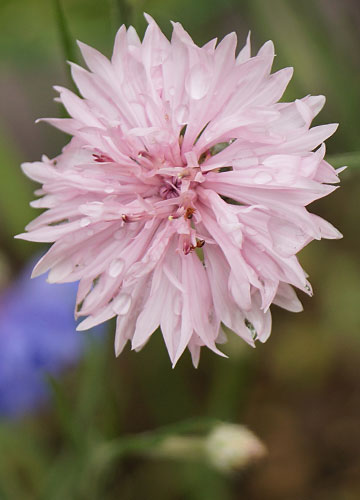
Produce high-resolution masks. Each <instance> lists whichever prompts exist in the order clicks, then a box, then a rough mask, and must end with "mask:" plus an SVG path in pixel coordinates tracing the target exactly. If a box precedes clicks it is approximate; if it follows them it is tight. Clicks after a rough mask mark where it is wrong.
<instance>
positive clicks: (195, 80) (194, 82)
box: [185, 64, 211, 100]
mask: <svg viewBox="0 0 360 500" xmlns="http://www.w3.org/2000/svg"><path fill="white" fill-rule="evenodd" d="M210 82H211V78H210V76H209V74H208V71H207V70H206V68H205V66H203V65H202V64H196V65H195V66H193V67H192V68H191V70H190V72H189V74H188V76H187V78H186V81H185V89H186V92H187V93H188V94H189V96H190V97H192V98H193V99H196V100H200V99H202V98H203V97H205V95H206V94H207V92H208V90H209V88H210Z"/></svg>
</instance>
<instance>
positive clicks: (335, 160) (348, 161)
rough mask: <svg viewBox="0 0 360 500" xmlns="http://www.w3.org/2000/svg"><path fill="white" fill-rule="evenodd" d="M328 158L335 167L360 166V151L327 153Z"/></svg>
mask: <svg viewBox="0 0 360 500" xmlns="http://www.w3.org/2000/svg"><path fill="white" fill-rule="evenodd" d="M326 160H327V161H328V162H329V163H330V164H331V165H333V166H334V167H335V168H338V167H343V166H345V165H346V166H349V167H360V152H353V153H342V154H338V155H327V156H326Z"/></svg>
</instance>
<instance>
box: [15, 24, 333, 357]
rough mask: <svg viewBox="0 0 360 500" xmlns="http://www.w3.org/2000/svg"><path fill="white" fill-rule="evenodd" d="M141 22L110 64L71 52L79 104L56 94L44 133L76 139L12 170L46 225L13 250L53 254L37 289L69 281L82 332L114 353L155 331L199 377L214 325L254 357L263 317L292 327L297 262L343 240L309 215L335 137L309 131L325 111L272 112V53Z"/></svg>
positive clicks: (309, 106)
mask: <svg viewBox="0 0 360 500" xmlns="http://www.w3.org/2000/svg"><path fill="white" fill-rule="evenodd" d="M146 19H147V21H148V23H149V26H148V28H147V30H146V33H145V36H144V39H143V41H142V42H141V41H140V40H139V38H138V36H137V34H136V32H135V30H134V29H133V28H132V27H130V28H129V29H128V30H126V28H125V26H122V27H121V28H120V30H119V31H118V33H117V36H116V40H115V46H114V52H113V55H112V58H111V61H109V60H108V59H107V58H105V57H104V56H103V55H102V54H100V53H99V52H97V51H96V50H94V49H93V48H91V47H88V46H87V45H84V44H82V43H80V44H79V45H80V49H81V51H82V54H83V57H84V59H85V61H86V64H87V66H88V67H89V70H90V71H87V70H85V69H83V68H81V67H79V66H77V65H76V64H72V65H71V66H72V74H73V78H74V81H75V82H76V85H77V87H78V89H79V91H80V93H81V94H82V98H80V97H78V96H77V95H75V94H74V93H72V92H70V91H69V90H67V89H65V88H62V87H56V90H57V91H58V92H59V93H60V98H59V99H60V101H61V102H62V103H63V105H64V106H65V108H66V109H67V111H68V113H69V115H70V116H71V118H66V119H46V120H45V121H47V122H49V123H51V124H52V125H55V126H56V127H58V128H59V129H61V130H63V131H64V132H66V133H68V134H70V135H72V136H73V138H72V139H71V141H70V143H69V144H68V145H67V146H66V147H65V148H64V150H63V152H62V153H61V154H60V155H59V156H58V157H57V158H56V159H54V160H49V159H48V158H46V157H43V159H42V161H41V162H34V163H25V164H24V165H23V170H24V172H25V173H26V175H28V176H29V177H30V178H32V179H34V180H36V181H38V182H40V183H42V185H43V187H42V189H41V190H39V191H38V192H37V194H39V195H42V197H41V198H40V199H39V200H37V201H35V202H33V206H34V207H38V208H46V209H47V210H46V211H45V212H44V213H43V214H42V215H40V216H39V217H37V219H35V220H34V221H33V222H31V223H30V224H29V225H28V226H27V231H28V232H27V233H24V234H21V235H19V237H20V238H23V239H26V240H30V241H42V242H55V243H54V244H53V245H52V247H51V248H50V250H49V251H48V252H47V253H46V254H45V256H44V257H43V258H42V259H41V260H40V261H39V263H38V264H37V265H36V267H35V269H34V272H33V275H34V276H38V275H39V274H42V273H45V272H47V271H49V270H50V272H49V276H48V281H49V282H50V283H54V282H56V283H63V282H69V281H76V280H80V283H79V289H78V295H77V304H76V315H77V316H87V318H86V319H84V320H83V321H82V323H80V325H79V327H78V329H79V330H84V329H87V328H90V327H92V326H94V325H97V324H99V323H102V322H104V321H106V320H108V319H110V318H112V317H114V316H116V317H117V325H116V339H115V350H116V354H120V352H121V351H122V349H123V347H124V345H125V344H126V342H127V341H128V340H131V343H132V347H133V349H135V350H139V349H141V348H142V347H143V346H144V345H145V344H146V342H147V341H148V340H149V338H150V336H151V334H152V333H153V332H154V331H155V330H156V329H157V328H158V326H159V325H160V327H161V331H162V335H163V337H164V340H165V343H166V347H167V349H168V351H169V355H170V358H171V361H172V363H173V364H175V363H176V362H177V360H178V359H179V357H180V356H181V354H182V353H183V351H184V350H185V348H186V347H188V348H189V350H190V352H191V355H192V359H193V362H194V365H197V363H198V360H199V355H200V347H201V346H207V347H209V348H210V349H212V350H213V351H214V352H216V353H218V354H221V352H220V351H219V350H218V348H217V347H216V343H219V342H220V343H221V342H223V341H224V338H225V336H224V334H223V333H222V330H221V323H223V324H225V325H226V326H227V327H228V328H230V329H231V330H233V331H234V332H235V333H236V334H237V335H239V336H240V337H242V338H243V339H244V340H245V341H246V342H248V343H249V344H250V345H252V346H253V345H254V343H255V340H257V339H258V340H260V341H261V342H264V341H265V340H266V339H267V338H268V336H269V334H270V329H271V314H270V310H269V307H270V305H271V304H272V303H274V304H277V305H279V306H281V307H283V308H285V309H288V310H290V311H294V312H296V311H300V310H301V309H302V306H301V304H300V302H299V300H298V299H297V297H296V294H295V292H294V290H293V288H292V287H293V286H294V287H297V288H299V289H301V290H303V291H305V292H306V293H308V294H311V288H310V285H309V283H308V281H307V279H306V274H305V272H304V271H303V269H302V268H301V266H300V264H299V262H298V260H297V258H296V254H297V252H298V251H299V250H300V249H301V248H303V247H304V246H305V245H307V244H308V243H309V242H310V241H311V240H313V239H320V238H322V237H324V238H339V237H341V235H340V233H339V232H338V231H337V230H336V229H335V228H334V227H333V226H331V225H330V224H329V223H328V222H326V221H324V220H323V219H321V218H320V217H318V216H316V215H313V214H311V213H309V212H308V211H307V210H306V208H305V207H306V206H307V205H308V204H309V203H311V202H312V201H314V200H316V199H318V198H321V197H323V196H326V195H327V194H329V193H331V192H332V191H333V190H334V189H336V188H335V187H334V186H332V184H333V183H336V182H337V181H338V177H337V173H336V172H335V170H334V169H333V168H332V167H331V166H330V165H329V164H328V163H327V162H326V161H324V153H325V146H324V145H323V144H322V143H323V141H324V140H325V139H326V138H327V137H329V136H330V135H331V134H333V133H334V131H335V130H336V125H334V124H331V125H322V126H318V127H313V128H310V123H311V121H312V119H313V118H314V116H316V115H317V114H318V112H319V111H320V109H321V108H322V106H323V104H324V101H325V98H324V97H323V96H317V97H311V96H307V97H304V98H303V99H299V100H296V101H295V102H291V103H286V102H281V103H279V102H278V101H279V99H280V98H281V96H282V94H283V92H284V90H285V88H286V86H287V84H288V82H289V80H290V78H291V76H292V69H291V68H285V69H283V70H281V71H278V72H277V73H274V74H270V71H271V65H272V61H273V58H274V47H273V44H272V42H267V43H265V45H264V46H263V47H262V48H261V49H260V51H259V52H258V54H257V55H256V56H254V57H251V56H250V41H249V39H248V40H247V43H246V45H245V47H244V48H243V49H242V50H241V51H240V53H239V54H238V55H237V56H235V50H236V35H235V34H234V33H231V34H229V35H228V36H226V37H225V38H224V39H223V40H222V41H221V42H220V43H219V44H218V45H217V46H216V40H211V41H210V42H209V43H207V44H206V45H204V46H203V47H198V46H197V45H195V44H194V42H193V41H192V39H191V38H190V36H189V35H188V34H187V33H186V31H184V29H183V28H182V26H181V25H180V24H178V23H174V29H173V34H172V38H171V41H170V42H169V41H168V40H167V39H166V38H165V37H164V35H163V34H162V33H161V31H160V30H159V28H158V26H157V25H156V23H155V22H154V20H153V19H152V18H151V17H150V16H146ZM319 145H320V147H318V146H319ZM316 148H318V149H316Z"/></svg>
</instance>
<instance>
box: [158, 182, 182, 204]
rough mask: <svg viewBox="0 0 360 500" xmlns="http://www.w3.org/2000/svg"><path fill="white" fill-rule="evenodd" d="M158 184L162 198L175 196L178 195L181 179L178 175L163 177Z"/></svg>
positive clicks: (166, 198)
mask: <svg viewBox="0 0 360 500" xmlns="http://www.w3.org/2000/svg"><path fill="white" fill-rule="evenodd" d="M163 181H164V182H163V184H162V185H161V186H160V189H159V195H160V196H161V198H162V199H163V200H168V199H170V198H176V197H177V196H179V195H180V188H181V179H180V178H179V177H175V176H174V177H170V178H164V179H163Z"/></svg>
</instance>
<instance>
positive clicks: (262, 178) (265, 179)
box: [254, 172, 273, 184]
mask: <svg viewBox="0 0 360 500" xmlns="http://www.w3.org/2000/svg"><path fill="white" fill-rule="evenodd" d="M272 180H273V178H272V175H271V174H269V173H267V172H259V173H258V174H256V175H255V177H254V183H255V184H268V183H269V182H271V181H272Z"/></svg>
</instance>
